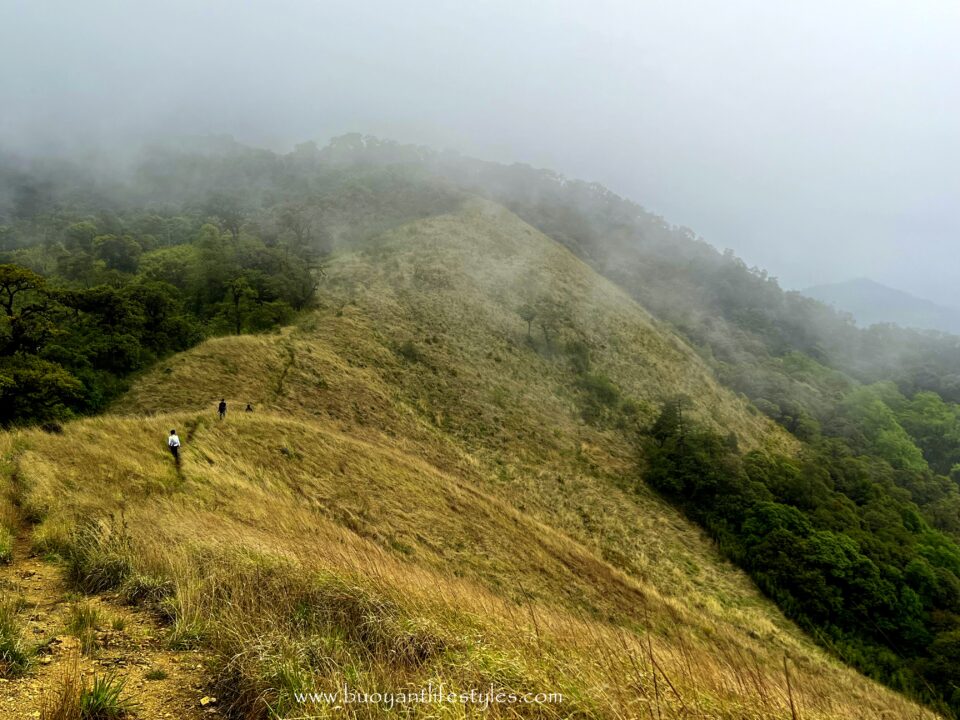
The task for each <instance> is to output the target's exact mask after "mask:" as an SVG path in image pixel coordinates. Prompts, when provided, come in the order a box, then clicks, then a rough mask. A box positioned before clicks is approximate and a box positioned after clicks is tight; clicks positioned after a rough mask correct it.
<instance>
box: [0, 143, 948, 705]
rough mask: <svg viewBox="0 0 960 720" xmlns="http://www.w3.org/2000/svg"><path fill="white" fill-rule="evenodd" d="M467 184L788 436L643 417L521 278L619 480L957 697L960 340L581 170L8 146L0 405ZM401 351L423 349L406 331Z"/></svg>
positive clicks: (369, 238) (444, 203)
mask: <svg viewBox="0 0 960 720" xmlns="http://www.w3.org/2000/svg"><path fill="white" fill-rule="evenodd" d="M477 195H479V196H481V197H486V198H489V199H491V200H494V201H496V202H498V203H500V204H502V205H504V206H506V207H507V208H509V209H510V210H512V211H513V212H515V213H517V214H518V215H519V216H520V217H522V218H523V219H524V220H526V221H527V222H528V223H530V224H531V225H533V226H534V227H536V228H537V229H539V230H541V231H542V232H543V233H545V234H546V235H548V236H550V237H552V238H554V239H555V240H556V241H558V242H560V243H562V244H563V245H564V246H566V247H567V248H568V249H570V250H571V251H572V252H573V253H575V254H576V255H577V256H579V257H580V258H582V259H583V260H585V261H586V262H587V263H589V264H590V265H592V266H593V267H594V268H595V269H596V270H598V271H599V272H600V273H601V274H603V275H606V276H607V277H608V278H610V279H612V280H613V281H615V282H616V283H617V284H618V285H620V286H621V287H622V288H623V289H624V290H626V291H627V292H629V293H630V294H632V295H633V296H634V297H635V298H636V299H637V300H638V301H639V302H640V303H641V304H642V305H643V306H644V307H646V308H647V309H648V310H650V311H651V312H652V313H653V315H654V316H655V317H656V318H657V321H658V322H660V323H664V324H668V325H670V326H672V327H673V328H674V329H676V330H677V331H678V332H679V333H680V335H681V336H682V337H683V338H685V340H686V341H687V342H688V343H690V345H692V346H693V347H694V348H696V350H697V351H698V352H699V353H700V355H701V356H702V357H703V358H704V359H705V360H706V361H707V363H708V364H709V365H710V367H711V368H712V369H713V371H714V372H715V373H716V375H717V377H718V378H719V379H720V380H721V381H722V382H724V383H725V384H726V385H728V386H729V387H730V388H732V389H734V390H735V391H737V392H740V393H742V394H743V395H744V396H745V397H746V398H748V399H749V400H750V401H751V403H752V407H753V408H754V411H755V412H757V413H764V414H766V415H767V416H769V417H770V418H771V419H773V420H774V421H776V422H778V423H779V424H780V425H782V426H783V427H784V428H785V429H786V430H787V431H789V432H790V433H792V434H793V435H794V436H795V437H796V438H797V440H798V441H799V442H800V444H801V445H800V446H801V451H800V453H799V455H798V457H796V458H787V457H780V456H775V455H762V454H758V453H751V454H746V455H745V454H744V453H742V452H741V451H740V450H739V448H738V442H737V438H736V437H735V436H730V437H721V436H719V435H715V434H711V433H709V432H706V431H704V430H703V429H701V428H700V427H698V425H697V423H696V422H695V421H694V420H692V419H691V418H688V417H687V416H686V413H685V412H684V409H685V405H684V401H683V399H677V398H672V399H667V400H666V401H665V404H664V406H663V408H662V412H661V413H660V415H659V419H657V420H656V421H655V422H653V423H651V424H649V426H647V425H643V426H640V423H641V421H640V417H641V416H642V413H640V412H639V411H638V404H637V403H635V402H634V401H632V399H631V398H629V397H627V396H626V395H625V394H624V393H623V391H622V390H621V389H620V388H618V387H617V385H616V384H615V383H613V382H612V381H611V380H610V379H609V378H608V377H607V376H606V375H604V374H603V373H602V372H601V371H600V370H599V369H598V368H596V367H594V365H593V362H592V356H591V348H590V346H589V344H588V343H586V342H585V341H584V340H583V338H582V337H580V336H578V335H577V334H576V333H574V332H572V330H571V328H570V323H569V315H570V308H566V307H564V306H563V305H562V304H558V303H557V302H556V301H555V300H554V299H552V298H551V296H549V294H543V293H532V294H531V296H530V297H529V298H526V299H525V301H524V302H523V303H522V304H520V305H519V306H518V307H517V308H515V311H516V318H517V328H518V333H521V335H522V337H523V338H524V339H525V341H526V343H527V344H528V345H529V346H530V347H531V348H532V349H534V350H535V351H537V352H539V353H542V354H543V355H544V356H545V357H548V358H550V360H551V361H552V362H557V363H563V364H564V365H565V366H566V367H568V368H569V371H570V378H571V388H572V392H573V393H575V395H576V397H577V401H578V402H579V409H580V413H581V416H582V419H583V421H584V422H586V423H591V424H595V425H598V426H600V427H603V428H606V429H609V430H610V431H611V432H623V433H628V436H629V437H631V438H633V439H634V441H635V443H636V447H637V450H638V457H639V458H640V460H639V461H638V467H637V478H638V479H639V478H643V479H644V481H646V482H649V483H650V484H651V485H652V486H654V487H655V488H657V489H658V491H659V492H661V493H662V494H663V495H664V497H666V498H668V499H669V500H670V501H671V502H674V503H675V504H677V505H678V507H680V508H681V509H682V510H683V511H684V512H686V513H687V514H688V515H689V516H690V517H691V518H692V519H694V520H696V521H697V522H699V523H701V524H702V525H703V526H704V528H705V529H706V530H707V531H708V532H710V533H711V534H712V535H713V537H715V538H716V540H717V542H718V543H719V545H720V547H721V548H722V549H723V551H724V552H725V553H726V554H727V555H728V556H729V557H730V558H731V559H732V560H734V561H735V562H737V563H738V564H740V565H741V566H742V567H743V568H744V569H745V570H747V571H748V572H749V573H750V574H751V575H752V577H754V579H755V580H756V582H757V583H758V585H759V586H760V587H761V588H762V589H763V590H764V591H765V592H766V593H767V594H768V595H769V596H770V597H771V598H773V599H774V600H775V601H776V602H777V603H778V604H779V605H780V607H781V608H782V609H783V610H784V611H785V612H786V613H787V614H788V615H790V616H791V617H793V618H794V619H796V620H797V621H798V622H799V623H800V624H801V625H803V626H804V627H806V628H807V629H808V630H809V631H810V632H811V634H812V635H813V636H814V637H816V638H817V639H818V640H819V641H820V642H821V643H822V644H824V645H825V646H826V647H828V648H829V649H830V650H832V651H833V652H835V653H836V654H837V655H838V656H839V657H841V658H843V659H844V660H846V661H848V662H851V663H852V664H854V665H856V666H857V667H859V668H860V669H862V670H863V671H865V672H867V673H869V674H871V675H873V676H874V677H877V678H879V679H881V680H883V681H884V682H887V683H889V684H890V685H892V686H894V687H897V688H899V689H901V690H905V691H908V692H910V693H912V694H914V695H916V696H918V697H922V698H924V699H925V700H927V701H928V702H931V703H933V704H937V705H939V706H942V707H951V708H953V710H954V711H956V710H957V709H960V695H958V694H957V693H956V691H955V690H954V688H955V687H956V685H957V684H958V683H960V677H958V676H957V675H956V670H955V663H953V661H952V658H955V657H956V655H957V653H958V652H960V650H958V647H960V646H958V640H957V638H960V615H958V614H957V613H956V605H957V602H958V598H960V545H958V543H960V486H958V482H960V452H958V450H957V447H958V443H960V338H957V337H954V336H950V335H945V334H940V333H935V332H918V331H914V330H907V329H903V328H899V327H896V326H891V325H880V326H873V327H870V328H867V329H860V328H857V327H856V325H855V324H854V323H853V322H852V321H851V319H850V318H849V317H845V316H843V315H840V314H838V313H837V312H835V311H834V310H832V309H830V308H829V307H827V306H825V305H823V304H821V303H818V302H816V301H814V300H810V299H808V298H805V297H803V296H801V295H799V294H797V293H790V292H784V291H783V290H782V289H781V288H780V287H779V285H778V283H777V281H776V279H775V278H772V277H770V276H769V275H768V274H767V273H766V272H765V271H763V270H760V269H758V268H751V267H748V266H747V265H746V264H745V263H743V262H742V261H741V260H740V259H738V258H737V257H736V256H735V255H734V254H733V253H732V252H729V251H728V252H719V251H718V250H716V249H715V248H713V247H711V246H710V245H708V244H707V243H706V242H704V241H703V240H701V239H700V238H698V237H697V236H696V235H695V234H694V233H693V232H692V231H690V230H688V229H685V228H681V227H676V226H673V225H671V224H669V223H668V222H667V221H665V220H664V219H662V218H660V217H658V216H656V215H654V214H651V213H649V212H647V211H645V210H644V209H643V208H642V207H640V206H638V205H637V204H635V203H633V202H630V201H628V200H625V199H623V198H620V197H618V196H617V195H616V194H614V193H612V192H610V191H609V190H607V189H605V188H603V187H602V186H599V185H596V184H592V183H584V182H579V181H575V180H570V179H567V178H564V177H563V176H561V175H558V174H556V173H552V172H550V171H545V170H537V169H534V168H531V167H529V166H524V165H511V166H507V165H500V164H496V163H489V162H482V161H477V160H472V159H469V158H464V157H461V156H459V155H456V154H452V153H440V152H434V151H431V150H428V149H426V148H422V147H416V146H405V145H399V144H396V143H392V142H387V141H381V140H378V139H375V138H370V137H365V136H361V135H347V136H343V137H340V138H336V139H334V140H333V141H332V142H331V143H330V144H329V145H327V146H326V147H323V148H320V147H318V146H317V145H315V144H313V143H304V144H302V145H299V146H297V147H296V148H295V150H294V151H293V152H290V153H288V154H285V155H279V154H275V153H272V152H268V151H264V150H257V149H252V148H247V147H244V146H242V145H239V144H237V143H234V142H232V141H231V140H229V139H227V138H214V139H210V140H206V141H196V140H195V141H191V142H190V143H186V144H177V143H168V144H165V145H158V146H154V147H151V148H147V149H146V150H145V151H144V153H143V154H142V156H141V157H140V158H139V160H138V161H137V162H135V163H134V164H132V165H130V166H126V167H122V168H117V169H116V170H115V172H113V173H104V172H102V167H101V168H99V169H98V170H97V171H96V172H93V171H92V170H88V169H85V168H84V167H83V165H82V164H77V163H70V162H66V161H57V162H54V161H44V162H31V161H28V160H11V159H9V158H8V159H6V160H5V161H4V162H3V164H2V165H0V396H2V397H0V399H2V400H3V403H2V407H3V415H2V416H0V422H3V423H4V424H5V425H12V424H18V423H28V422H47V423H53V422H55V421H57V420H60V419H63V418H68V417H71V416H73V415H76V414H82V413H89V412H96V411H98V410H100V409H102V408H103V407H105V406H106V405H107V404H108V403H109V402H110V400H111V399H112V398H114V397H116V395H117V394H118V393H119V392H121V391H122V389H123V388H124V386H125V384H126V383H127V382H128V380H129V378H130V377H131V376H132V375H133V374H134V373H136V372H137V371H139V370H141V369H143V368H145V367H148V366H149V365H151V364H152V363H155V362H157V361H158V360H159V359H161V358H163V357H164V356H165V355H166V354H169V353H171V352H175V351H177V350H180V349H183V348H187V347H189V346H191V345H192V344H194V343H196V342H199V341H200V340H201V339H202V338H204V337H208V336H211V335H216V334H231V333H243V332H257V331H268V330H270V329H272V328H275V327H277V326H279V325H282V324H284V323H288V322H290V321H291V320H292V319H293V318H294V317H295V315H296V313H297V312H298V311H300V310H302V309H304V308H307V307H309V306H310V303H311V302H313V300H314V297H315V289H316V288H317V287H318V285H319V286H320V288H321V292H322V282H323V263H324V258H326V257H327V256H328V255H329V254H330V253H337V252H346V251H357V252H364V251H365V250H369V249H373V248H374V244H375V243H376V238H377V236H378V234H379V233H381V232H382V231H384V230H386V229H389V228H393V227H396V226H398V225H401V224H403V223H404V222H407V221H410V220H414V219H418V218H422V217H428V216H431V215H437V214H442V213H445V212H449V211H452V210H455V209H457V208H458V207H460V206H461V204H462V203H463V202H464V201H466V200H467V199H469V198H470V197H472V196H477ZM398 352H399V353H400V354H401V356H403V357H404V358H405V359H407V360H409V361H410V362H417V361H418V359H419V354H418V352H417V349H416V347H415V346H413V345H412V344H410V345H409V346H402V347H401V348H400V349H399V350H398ZM51 427H53V426H51Z"/></svg>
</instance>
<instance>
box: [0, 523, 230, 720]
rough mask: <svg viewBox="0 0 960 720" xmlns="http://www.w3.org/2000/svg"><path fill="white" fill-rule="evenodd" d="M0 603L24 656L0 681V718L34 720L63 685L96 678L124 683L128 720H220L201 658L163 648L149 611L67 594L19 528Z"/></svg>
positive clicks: (1, 575) (58, 571) (55, 569)
mask: <svg viewBox="0 0 960 720" xmlns="http://www.w3.org/2000/svg"><path fill="white" fill-rule="evenodd" d="M0 598H3V599H6V600H8V601H9V600H10V599H13V600H14V601H16V603H17V607H18V608H19V610H18V612H17V613H16V620H17V624H18V625H19V626H20V628H21V629H22V635H23V642H24V646H25V647H26V648H27V650H28V651H29V652H31V661H30V666H29V668H28V669H27V671H26V672H25V673H24V674H23V675H21V676H19V677H8V678H0V717H3V718H17V719H18V720H19V719H20V718H25V719H28V718H40V717H41V716H42V708H43V707H44V706H47V707H50V706H51V705H53V704H54V701H55V699H56V698H57V697H58V696H59V694H60V690H61V688H62V687H63V686H64V683H65V682H67V681H69V680H74V681H75V682H77V683H78V684H80V683H84V682H85V683H87V684H90V683H91V682H92V680H93V678H94V677H95V676H100V677H102V676H112V677H114V678H118V679H120V680H122V681H123V682H124V690H123V693H122V697H123V698H124V699H126V700H127V701H129V702H130V703H131V705H132V706H133V707H132V708H131V714H130V715H129V716H128V717H131V718H141V719H142V720H156V719H163V718H173V719H175V720H195V719H199V718H212V717H221V716H222V715H221V713H220V712H219V710H218V708H217V703H216V701H215V699H212V698H211V697H209V695H208V693H209V691H208V689H207V688H206V685H207V679H208V678H207V672H206V671H205V669H204V668H205V667H206V664H207V663H206V660H207V658H206V656H205V655H204V654H203V653H202V652H201V651H198V650H172V649H170V648H169V647H167V645H166V643H165V635H166V632H165V628H164V626H163V625H162V623H160V622H159V620H158V619H157V618H156V617H155V616H154V614H153V613H152V612H151V611H150V610H149V609H146V608H144V607H138V606H135V605H129V604H126V603H124V602H123V600H122V599H121V598H120V597H118V596H117V595H116V594H115V593H109V592H107V593H99V594H96V595H83V594H81V593H78V592H76V591H74V590H72V589H71V587H70V586H69V584H68V583H67V582H66V580H65V578H64V573H63V570H62V568H61V567H59V566H58V565H57V564H56V563H55V562H53V561H49V560H45V559H42V558H39V557H36V556H34V555H33V554H32V553H31V550H30V531H29V529H28V528H26V527H23V528H21V530H20V532H19V533H18V536H17V538H16V542H15V544H14V551H13V559H12V561H11V562H10V563H9V564H7V565H0ZM78 617H82V618H85V619H86V620H85V621H84V622H78V621H77V618H78ZM71 620H73V623H72V624H73V630H71ZM78 635H80V636H83V637H84V638H85V639H84V641H81V638H80V637H78ZM84 645H86V647H84ZM201 701H203V702H201Z"/></svg>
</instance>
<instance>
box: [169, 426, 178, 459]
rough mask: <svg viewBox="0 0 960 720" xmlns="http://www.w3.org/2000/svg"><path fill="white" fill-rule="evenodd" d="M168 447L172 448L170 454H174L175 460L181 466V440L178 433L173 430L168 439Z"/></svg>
mask: <svg viewBox="0 0 960 720" xmlns="http://www.w3.org/2000/svg"><path fill="white" fill-rule="evenodd" d="M167 446H168V447H169V448H170V452H171V453H173V460H174V462H176V463H177V465H179V464H180V438H179V437H177V431H176V430H171V431H170V437H168V438H167Z"/></svg>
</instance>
